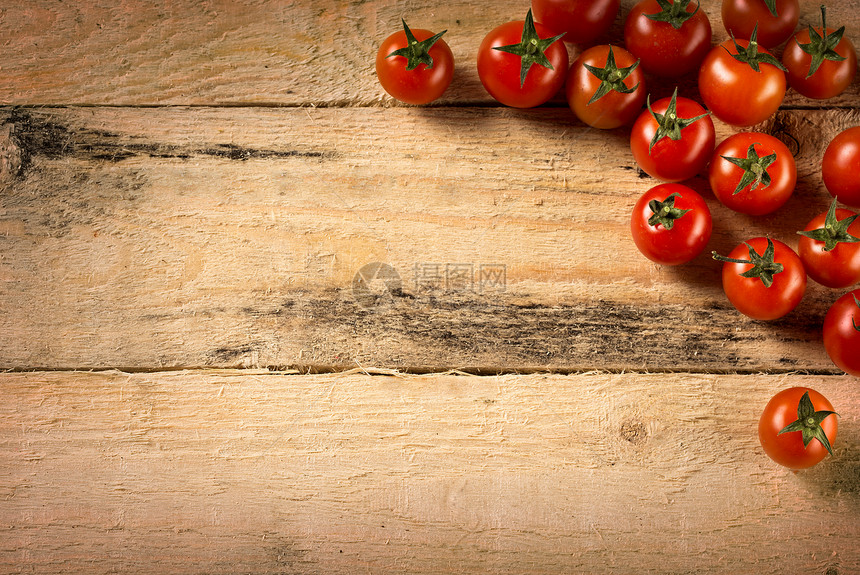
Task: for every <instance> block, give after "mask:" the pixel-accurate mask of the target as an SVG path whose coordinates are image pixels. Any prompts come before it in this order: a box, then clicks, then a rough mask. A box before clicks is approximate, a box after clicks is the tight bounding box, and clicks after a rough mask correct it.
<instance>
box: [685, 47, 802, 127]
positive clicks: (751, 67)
mask: <svg viewBox="0 0 860 575" xmlns="http://www.w3.org/2000/svg"><path fill="white" fill-rule="evenodd" d="M755 37H756V34H755V33H754V34H753V37H752V39H751V40H726V41H725V42H723V43H722V44H720V45H718V46H716V47H715V48H714V49H713V50H711V51H710V52H709V53H708V55H707V56H706V57H705V61H704V62H702V67H701V68H700V69H699V93H700V94H701V96H702V100H703V101H704V102H705V106H707V107H708V109H710V110H711V112H713V113H714V115H715V116H716V117H717V118H719V119H720V120H722V121H724V122H726V123H727V124H731V125H733V126H752V125H754V124H758V123H759V122H763V121H765V120H767V119H768V118H769V117H770V116H771V114H773V113H774V112H776V110H777V108H779V105H780V104H781V103H782V99H783V98H784V97H785V74H784V73H783V71H782V64H780V63H779V60H777V59H776V58H774V57H773V55H772V54H771V53H770V52H768V51H767V50H765V49H763V48H759V46H758V44H757V41H756V40H755Z"/></svg>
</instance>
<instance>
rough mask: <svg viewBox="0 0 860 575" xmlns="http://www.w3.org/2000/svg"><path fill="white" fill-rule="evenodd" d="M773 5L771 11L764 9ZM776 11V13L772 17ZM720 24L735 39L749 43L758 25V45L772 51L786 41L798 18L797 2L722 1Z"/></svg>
mask: <svg viewBox="0 0 860 575" xmlns="http://www.w3.org/2000/svg"><path fill="white" fill-rule="evenodd" d="M769 3H772V4H773V10H771V8H770V7H769V6H768V4H769ZM774 12H776V14H774ZM722 15H723V25H724V26H725V27H726V32H728V33H729V34H730V35H732V36H734V37H735V38H742V39H744V40H749V39H750V38H751V37H752V33H753V30H754V29H755V26H756V24H758V43H759V44H761V45H762V46H764V47H765V48H775V47H776V46H779V45H780V44H782V43H783V42H785V41H786V40H788V39H789V37H790V36H791V35H792V34H793V33H794V29H795V28H797V21H798V19H799V18H800V3H799V2H798V0H723V7H722Z"/></svg>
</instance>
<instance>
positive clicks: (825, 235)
mask: <svg viewBox="0 0 860 575" xmlns="http://www.w3.org/2000/svg"><path fill="white" fill-rule="evenodd" d="M856 219H857V214H854V215H853V216H848V217H847V218H845V219H843V220H837V219H836V199H834V200H833V202H832V203H831V204H830V208H829V209H828V210H827V215H826V216H824V227H823V228H818V229H817V230H810V231H808V232H807V231H802V232H797V233H798V234H800V235H802V236H806V237H808V238H812V239H813V240H816V241H819V242H824V251H825V252H829V251H830V250H832V249H833V248H835V247H836V246H837V245H839V244H840V243H849V244H853V243H856V242H860V238H858V237H856V236H852V235H851V234H850V233H848V226H850V225H851V224H852V223H854V220H856Z"/></svg>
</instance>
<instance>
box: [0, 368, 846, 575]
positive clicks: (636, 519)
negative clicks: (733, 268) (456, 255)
mask: <svg viewBox="0 0 860 575" xmlns="http://www.w3.org/2000/svg"><path fill="white" fill-rule="evenodd" d="M855 383H856V382H855V381H854V380H852V379H850V378H847V377H844V376H824V377H821V376H817V377H811V376H800V375H780V376H764V375H761V376H753V375H750V376H746V377H741V378H739V377H736V376H719V375H691V374H674V375H647V374H625V375H611V374H600V373H588V374H578V375H571V376H558V375H553V376H548V375H544V376H538V375H535V376H501V377H474V376H465V377H463V376H453V375H429V376H407V377H404V376H399V377H391V376H367V375H363V374H360V373H359V374H334V375H319V376H313V375H311V376H296V375H279V374H273V373H265V372H253V371H251V372H207V371H194V372H174V373H158V374H134V375H132V374H126V373H119V372H101V373H71V372H66V373H62V372H51V373H26V374H3V375H0V389H2V393H3V397H4V401H3V402H2V404H0V497H2V500H3V505H2V506H0V570H2V571H4V572H14V571H23V572H27V573H49V572H58V571H62V572H64V573H88V574H98V573H115V572H122V573H139V572H147V573H151V572H153V571H158V572H162V573H166V572H169V573H249V572H250V573H280V572H288V573H295V574H300V573H315V574H318V573H355V572H369V573H393V572H397V573H486V572H492V573H496V572H505V573H509V572H516V573H572V572H577V573H579V572H582V573H621V572H629V570H630V569H631V568H632V567H633V566H635V567H636V570H637V572H641V573H690V572H697V573H726V572H740V573H753V572H754V573H762V574H770V573H786V572H792V573H794V572H813V573H836V574H843V573H844V574H847V573H857V572H858V571H860V549H858V547H857V544H856V543H857V539H858V536H860V519H858V518H860V482H858V477H860V473H858V471H860V425H858V418H857V410H856V408H857V407H858V405H860V392H858V388H857V386H856V385H855ZM792 385H805V386H811V387H813V388H815V389H817V390H819V391H821V392H822V393H824V394H825V395H826V396H828V397H829V398H830V399H831V401H832V402H833V403H834V406H835V407H836V409H837V410H839V411H840V413H842V414H843V415H842V417H841V418H840V422H839V437H838V438H837V441H836V442H835V444H834V454H833V457H832V458H828V459H827V460H825V461H824V462H822V463H821V464H820V465H819V466H818V467H816V468H813V469H812V470H808V471H805V472H802V473H799V474H797V475H795V474H792V473H791V472H790V471H788V470H785V469H784V468H780V467H779V466H777V465H776V464H774V463H772V462H771V461H770V460H769V459H767V457H766V456H765V455H764V453H763V452H762V450H761V448H760V446H759V444H758V439H757V436H756V425H757V420H758V417H759V414H760V409H761V408H762V406H763V405H764V404H765V403H766V401H767V400H768V399H769V397H770V396H771V395H772V394H773V393H775V392H776V391H778V390H780V389H783V388H785V387H789V386H792ZM741 398H742V399H741Z"/></svg>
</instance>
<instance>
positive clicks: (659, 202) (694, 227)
mask: <svg viewBox="0 0 860 575" xmlns="http://www.w3.org/2000/svg"><path fill="white" fill-rule="evenodd" d="M711 228H712V222H711V210H709V209H708V204H706V203H705V200H703V199H702V196H700V195H699V194H697V193H696V192H695V190H693V189H691V188H688V187H687V186H683V185H681V184H659V185H656V186H654V187H653V188H651V189H650V190H648V191H647V192H645V193H644V194H642V196H641V197H640V198H639V200H638V201H637V202H636V205H635V206H634V208H633V217H632V218H631V219H630V231H631V233H632V234H633V241H634V243H635V244H636V247H637V248H639V251H640V252H642V255H644V256H645V257H646V258H648V259H649V260H651V261H653V262H656V263H658V264H663V265H667V266H676V265H680V264H683V263H687V262H688V261H690V260H692V259H693V258H694V257H696V256H697V255H699V254H700V253H701V252H702V250H703V249H705V246H706V245H707V243H708V240H709V239H711Z"/></svg>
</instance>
